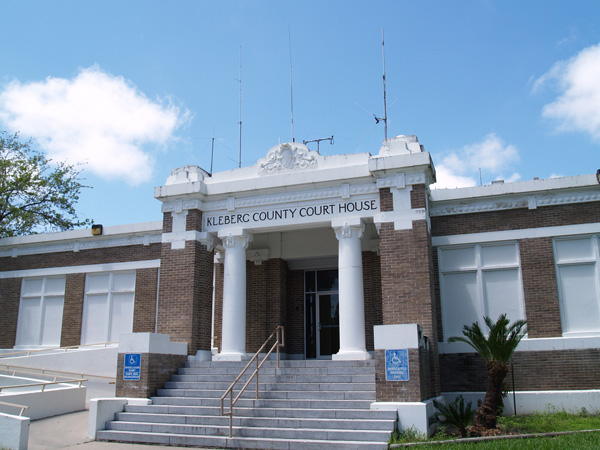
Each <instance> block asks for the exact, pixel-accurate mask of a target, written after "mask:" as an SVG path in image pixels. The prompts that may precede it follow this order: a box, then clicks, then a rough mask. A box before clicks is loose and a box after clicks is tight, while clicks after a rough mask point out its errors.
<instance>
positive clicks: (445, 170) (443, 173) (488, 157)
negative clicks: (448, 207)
mask: <svg viewBox="0 0 600 450" xmlns="http://www.w3.org/2000/svg"><path fill="white" fill-rule="evenodd" d="M519 159H520V157H519V152H518V151H517V149H516V147H515V146H513V145H508V144H506V143H505V142H504V141H503V140H502V139H500V138H499V137H498V136H497V135H496V134H494V133H490V134H488V135H487V136H486V137H485V138H484V139H483V140H482V141H481V142H477V143H475V144H470V145H465V146H464V147H463V148H461V149H460V150H457V151H454V152H451V153H449V154H446V155H444V156H442V158H441V159H440V163H439V164H436V175H437V183H435V184H434V185H432V188H433V189H445V188H449V189H451V188H457V187H470V186H476V185H477V184H479V174H480V170H481V173H482V175H483V174H485V178H486V179H489V178H493V179H505V180H507V181H517V180H519V179H520V178H521V176H520V175H519V174H518V173H512V174H511V175H509V176H507V177H504V176H503V173H504V172H505V171H507V170H509V169H510V168H511V167H512V166H513V165H515V164H516V163H518V162H519Z"/></svg>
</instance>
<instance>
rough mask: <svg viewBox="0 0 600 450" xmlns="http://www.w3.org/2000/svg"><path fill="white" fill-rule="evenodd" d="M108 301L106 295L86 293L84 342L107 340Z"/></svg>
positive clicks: (83, 327) (91, 342) (82, 338)
mask: <svg viewBox="0 0 600 450" xmlns="http://www.w3.org/2000/svg"><path fill="white" fill-rule="evenodd" d="M107 330H108V303H107V296H106V295H86V298H85V308H84V315H83V325H82V337H81V341H82V344H95V343H99V342H106V338H107Z"/></svg>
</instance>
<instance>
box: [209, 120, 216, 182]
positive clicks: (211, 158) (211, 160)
mask: <svg viewBox="0 0 600 450" xmlns="http://www.w3.org/2000/svg"><path fill="white" fill-rule="evenodd" d="M214 156H215V128H214V127H213V137H212V146H211V148H210V176H211V177H212V173H213V159H214Z"/></svg>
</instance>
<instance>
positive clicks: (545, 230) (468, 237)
mask: <svg viewBox="0 0 600 450" xmlns="http://www.w3.org/2000/svg"><path fill="white" fill-rule="evenodd" d="M593 233H600V223H586V224H581V225H565V226H558V227H540V228H524V229H522V230H509V231H491V232H487V233H471V234H455V235H450V236H434V237H432V239H431V241H432V244H433V246H434V247H438V246H441V245H457V244H476V243H482V242H497V241H514V240H517V239H535V238H544V237H557V236H574V235H578V234H593Z"/></svg>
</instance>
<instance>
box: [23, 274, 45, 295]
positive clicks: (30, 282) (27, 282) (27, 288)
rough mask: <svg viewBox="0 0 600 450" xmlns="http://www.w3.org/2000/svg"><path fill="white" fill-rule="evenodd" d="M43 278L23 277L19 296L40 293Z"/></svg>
mask: <svg viewBox="0 0 600 450" xmlns="http://www.w3.org/2000/svg"><path fill="white" fill-rule="evenodd" d="M43 283H44V280H43V279H42V278H24V279H23V284H22V285H21V296H22V297H30V296H40V295H42V285H43Z"/></svg>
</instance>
